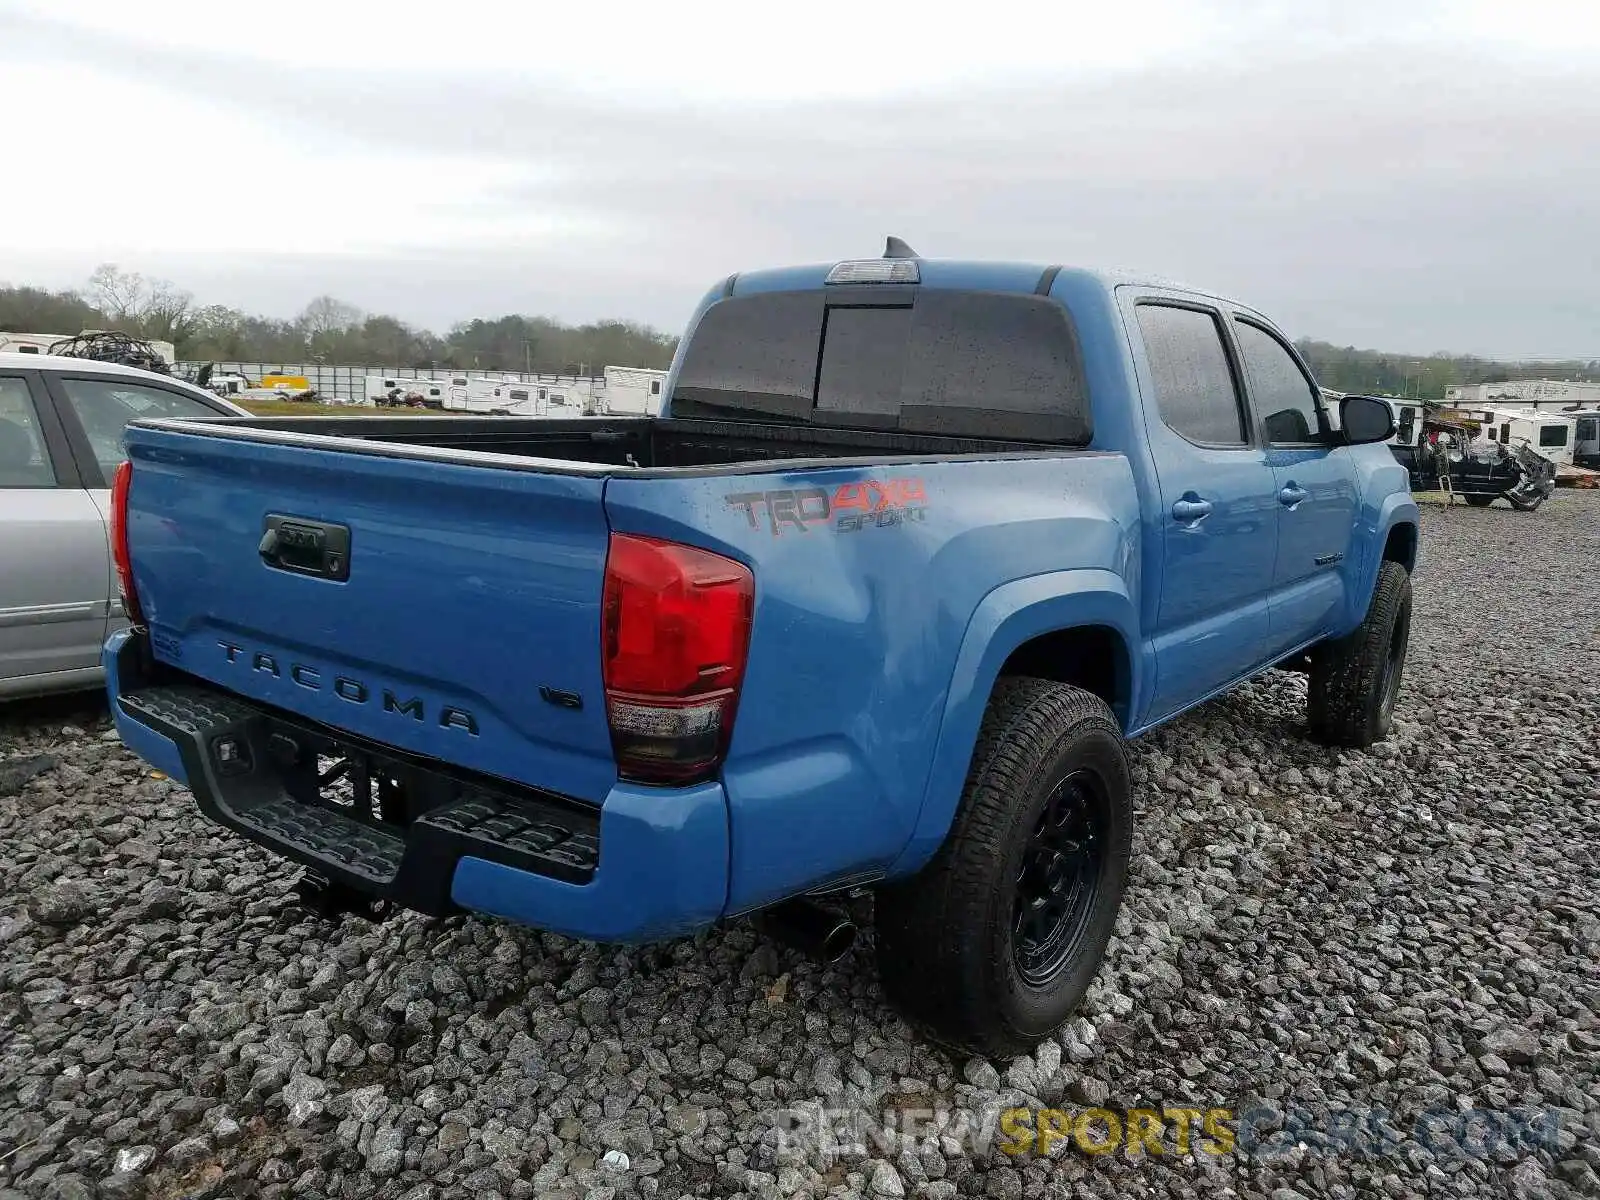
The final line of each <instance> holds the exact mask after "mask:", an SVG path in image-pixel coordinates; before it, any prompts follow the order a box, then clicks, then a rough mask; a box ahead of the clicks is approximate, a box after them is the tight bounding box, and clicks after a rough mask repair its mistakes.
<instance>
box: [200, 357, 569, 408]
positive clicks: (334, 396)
mask: <svg viewBox="0 0 1600 1200" xmlns="http://www.w3.org/2000/svg"><path fill="white" fill-rule="evenodd" d="M204 365H205V364H204V363H199V362H180V363H178V364H176V368H177V370H178V372H179V373H180V374H192V373H193V372H194V371H196V370H198V369H199V368H200V367H202V366H204ZM212 370H213V372H214V373H215V374H217V375H226V374H233V375H243V376H244V377H245V378H247V379H250V380H258V379H260V378H261V377H262V376H263V375H300V376H304V377H305V379H306V381H307V382H308V383H310V385H311V387H312V389H313V390H314V391H315V392H316V393H317V395H318V396H320V397H322V398H323V399H325V400H334V401H344V402H346V403H352V402H361V401H365V400H366V399H367V376H369V375H381V376H384V377H385V378H388V379H440V380H445V381H449V380H451V379H462V378H466V377H469V376H470V377H471V378H474V379H497V380H505V381H507V382H511V383H531V384H536V385H537V386H539V387H543V388H559V387H570V388H572V389H574V390H579V389H581V388H583V387H589V388H594V387H598V386H600V383H601V381H600V379H599V378H598V377H595V378H592V379H591V378H590V377H589V376H587V375H582V376H579V375H530V374H528V373H527V372H525V371H493V372H489V371H477V370H474V371H462V370H459V369H457V370H452V369H451V368H449V367H433V368H428V367H423V368H421V369H418V368H416V367H395V366H357V367H344V366H330V365H328V364H325V363H292V362H219V363H217V364H216V365H215V366H214V367H213V368H212Z"/></svg>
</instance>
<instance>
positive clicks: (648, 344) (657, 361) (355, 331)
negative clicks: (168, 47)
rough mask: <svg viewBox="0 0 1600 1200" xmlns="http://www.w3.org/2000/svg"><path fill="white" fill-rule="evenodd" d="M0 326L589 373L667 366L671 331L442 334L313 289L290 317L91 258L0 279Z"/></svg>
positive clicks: (408, 363)
mask: <svg viewBox="0 0 1600 1200" xmlns="http://www.w3.org/2000/svg"><path fill="white" fill-rule="evenodd" d="M0 329H5V330H9V331H12V332H15V333H40V334H52V333H58V334H61V335H63V336H70V335H73V334H76V333H80V332H82V331H83V330H85V329H114V330H118V331H120V332H123V333H128V334H133V335H135V336H138V337H143V338H150V339H153V340H157V341H163V342H171V343H172V345H173V347H174V349H175V350H176V352H177V355H178V358H179V359H180V360H181V361H185V362H194V361H198V362H284V363H291V362H292V363H302V362H324V363H329V364H349V365H363V364H368V363H370V364H373V365H383V366H390V367H410V368H417V369H420V368H424V367H443V368H447V369H457V370H472V369H476V368H481V369H484V370H490V371H537V372H539V373H541V374H551V375H555V374H561V375H571V374H578V373H580V372H588V373H594V374H598V373H599V371H600V369H601V368H603V367H605V366H606V365H607V364H611V365H614V366H627V367H655V368H665V367H666V366H668V365H669V364H670V363H671V361H672V354H673V351H674V350H676V349H677V345H678V339H677V337H676V336H674V335H672V334H668V333H663V332H661V331H660V330H658V329H653V328H651V327H650V326H648V325H642V324H639V323H637V322H634V321H623V320H605V321H594V322H591V323H589V324H586V325H568V324H565V323H563V322H561V321H558V320H555V319H554V318H552V317H542V316H522V315H517V314H511V315H507V316H503V317H495V318H492V319H485V318H481V317H480V318H474V319H473V320H470V321H461V322H458V323H457V324H455V325H452V326H451V327H450V328H449V329H448V330H447V331H445V332H444V333H443V334H439V333H435V332H433V331H431V330H427V329H420V328H418V327H416V326H414V325H410V324H407V323H406V322H404V321H401V320H400V319H398V318H396V317H392V316H388V315H386V314H383V313H367V312H363V311H362V310H361V309H359V308H357V307H355V306H354V305H351V304H346V303H345V302H343V301H341V300H338V299H336V298H334V297H332V296H318V297H316V298H315V299H313V300H312V301H311V302H310V303H308V304H307V305H306V306H305V308H303V309H302V310H301V311H300V314H299V315H298V316H296V317H294V318H293V319H291V320H283V319H280V318H275V317H263V316H257V315H254V314H250V313H245V312H240V311H239V310H238V309H235V308H229V307H227V306H226V305H222V304H209V305H200V304H197V303H196V302H195V299H194V297H193V296H192V295H191V294H190V293H189V292H186V291H184V290H183V289H181V288H179V287H177V286H175V285H174V284H172V283H170V282H168V281H166V280H162V279H150V278H147V277H145V276H143V275H141V274H139V273H138V272H134V271H124V270H121V269H120V268H119V267H117V266H116V265H115V264H106V265H103V266H101V267H99V268H97V269H96V271H95V272H94V274H93V275H92V276H91V277H90V279H89V282H88V285H87V287H85V288H84V289H82V290H81V291H80V290H67V291H48V290H46V289H43V288H36V287H11V286H0Z"/></svg>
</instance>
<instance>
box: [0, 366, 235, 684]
mask: <svg viewBox="0 0 1600 1200" xmlns="http://www.w3.org/2000/svg"><path fill="white" fill-rule="evenodd" d="M152 415H159V416H163V417H175V418H182V417H193V416H208V417H213V416H247V415H248V412H247V411H246V410H245V409H243V408H239V407H237V406H236V405H233V404H229V403H228V402H227V401H225V400H220V399H218V398H217V397H216V396H214V395H212V394H211V393H209V392H206V391H203V390H201V389H200V388H197V387H194V386H193V385H191V384H187V383H184V382H182V381H181V380H178V379H174V378H173V377H172V376H171V375H167V374H164V373H160V372H153V371H149V370H141V369H135V368H132V367H127V366H123V365H120V364H118V363H115V362H111V361H106V360H103V359H93V360H90V359H82V358H73V357H65V356H61V355H51V354H27V353H16V354H0V699H16V698H20V697H24V696H35V695H40V694H43V693H46V692H62V691H81V690H84V689H89V688H95V689H98V688H101V687H104V686H105V677H104V675H103V674H102V673H101V669H100V654H101V650H102V648H103V646H104V644H105V639H106V636H107V634H109V633H111V632H113V631H115V630H117V629H121V628H123V627H124V626H125V625H126V623H127V622H126V619H125V618H124V616H123V612H122V602H121V600H120V599H119V597H118V595H117V585H116V574H115V572H114V571H113V570H112V568H111V546H110V542H109V539H108V535H107V529H106V518H107V514H108V513H109V512H110V509H111V492H110V488H111V479H112V476H113V475H114V474H115V472H116V469H117V464H118V463H120V462H121V461H122V458H123V455H122V430H123V426H125V425H126V424H127V423H128V421H129V420H131V419H132V418H134V417H137V416H152Z"/></svg>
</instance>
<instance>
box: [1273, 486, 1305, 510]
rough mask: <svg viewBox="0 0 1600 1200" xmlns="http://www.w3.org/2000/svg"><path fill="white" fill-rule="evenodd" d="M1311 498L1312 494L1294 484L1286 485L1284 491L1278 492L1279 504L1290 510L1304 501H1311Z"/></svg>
mask: <svg viewBox="0 0 1600 1200" xmlns="http://www.w3.org/2000/svg"><path fill="white" fill-rule="evenodd" d="M1310 498H1311V493H1310V492H1308V491H1306V490H1305V488H1303V487H1300V486H1299V485H1298V484H1296V483H1293V482H1291V483H1287V484H1285V485H1284V486H1283V488H1282V490H1281V491H1279V492H1278V503H1279V504H1282V505H1285V506H1287V507H1289V508H1293V507H1294V506H1295V505H1296V504H1299V503H1300V502H1301V501H1302V500H1309V499H1310Z"/></svg>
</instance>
